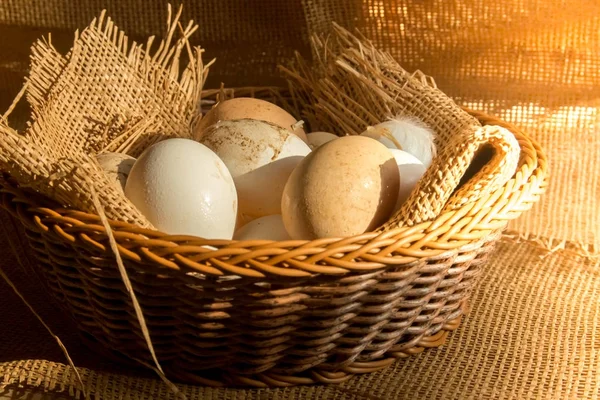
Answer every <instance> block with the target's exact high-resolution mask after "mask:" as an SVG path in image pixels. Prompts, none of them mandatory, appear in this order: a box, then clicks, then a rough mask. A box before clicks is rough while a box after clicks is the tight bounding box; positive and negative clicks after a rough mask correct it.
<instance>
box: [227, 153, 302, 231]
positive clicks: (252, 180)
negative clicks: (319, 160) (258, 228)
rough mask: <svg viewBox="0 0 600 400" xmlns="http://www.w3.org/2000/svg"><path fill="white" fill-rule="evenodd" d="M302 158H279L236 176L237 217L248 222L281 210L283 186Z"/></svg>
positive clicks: (279, 212) (278, 212)
mask: <svg viewBox="0 0 600 400" xmlns="http://www.w3.org/2000/svg"><path fill="white" fill-rule="evenodd" d="M303 159H304V157H303V156H291V157H286V158H282V159H279V160H276V161H273V162H270V163H268V164H266V165H263V166H262V167H259V168H257V169H255V170H253V171H250V172H247V173H245V174H242V175H238V176H237V177H235V178H234V182H235V187H236V189H237V192H238V200H239V214H240V216H239V218H240V220H241V221H243V222H246V223H247V222H249V221H251V220H253V219H255V218H259V217H262V216H266V215H272V214H281V197H282V195H283V189H284V188H285V184H286V183H287V180H288V179H289V177H290V175H291V174H292V171H293V170H294V169H295V168H296V166H298V164H299V163H300V162H301V161H302V160H303Z"/></svg>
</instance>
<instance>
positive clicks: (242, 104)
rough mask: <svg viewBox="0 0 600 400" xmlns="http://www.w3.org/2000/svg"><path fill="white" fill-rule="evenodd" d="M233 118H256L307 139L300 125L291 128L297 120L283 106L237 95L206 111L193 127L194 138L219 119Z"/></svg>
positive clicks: (198, 137) (199, 136) (198, 136)
mask: <svg viewBox="0 0 600 400" xmlns="http://www.w3.org/2000/svg"><path fill="white" fill-rule="evenodd" d="M234 119H256V120H260V121H266V122H270V123H272V124H274V125H277V126H279V127H281V128H284V129H288V130H289V131H291V132H293V133H294V134H295V135H296V136H298V137H300V139H302V140H304V141H305V142H306V141H307V139H306V133H305V132H304V129H303V128H302V126H298V127H296V128H292V126H294V125H295V124H296V123H297V122H298V121H297V120H296V118H294V117H293V116H292V115H291V114H290V113H288V112H287V111H285V110H284V109H283V108H281V107H279V106H276V105H275V104H273V103H269V102H268V101H265V100H260V99H254V98H251V97H238V98H235V99H231V100H226V101H223V102H221V103H219V104H218V105H217V106H216V107H214V108H213V109H212V110H210V111H209V112H207V113H206V114H205V115H204V116H203V117H202V119H201V120H200V122H199V123H198V125H197V126H196V127H195V129H194V138H195V139H196V140H199V139H200V138H201V137H202V134H203V133H204V131H205V130H206V129H207V128H208V127H209V126H211V125H214V124H216V123H217V122H219V121H229V120H234Z"/></svg>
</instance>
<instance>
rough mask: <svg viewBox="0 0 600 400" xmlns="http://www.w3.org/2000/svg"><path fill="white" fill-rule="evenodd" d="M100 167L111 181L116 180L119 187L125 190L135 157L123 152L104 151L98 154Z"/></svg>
mask: <svg viewBox="0 0 600 400" xmlns="http://www.w3.org/2000/svg"><path fill="white" fill-rule="evenodd" d="M96 160H97V161H98V164H100V167H102V169H103V170H104V172H106V175H107V176H108V177H109V178H110V181H111V182H114V183H115V184H116V186H117V187H118V188H120V189H121V190H125V184H126V183H127V177H128V176H129V173H130V172H131V168H132V167H133V164H135V158H133V157H131V156H128V155H127V154H123V153H110V152H109V153H102V154H98V155H97V156H96Z"/></svg>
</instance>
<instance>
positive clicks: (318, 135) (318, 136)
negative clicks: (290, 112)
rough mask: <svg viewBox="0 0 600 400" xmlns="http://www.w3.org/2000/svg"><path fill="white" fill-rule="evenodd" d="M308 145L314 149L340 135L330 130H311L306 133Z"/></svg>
mask: <svg viewBox="0 0 600 400" xmlns="http://www.w3.org/2000/svg"><path fill="white" fill-rule="evenodd" d="M306 138H307V140H308V142H307V143H308V146H309V147H310V148H311V149H312V150H314V149H316V148H318V147H319V146H321V145H324V144H325V143H327V142H331V141H332V140H335V139H337V138H338V137H337V136H336V135H334V134H333V133H329V132H311V133H309V134H307V135H306Z"/></svg>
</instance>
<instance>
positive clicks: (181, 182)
mask: <svg viewBox="0 0 600 400" xmlns="http://www.w3.org/2000/svg"><path fill="white" fill-rule="evenodd" d="M434 154H435V147H434V146H433V134H432V132H431V131H430V130H429V129H428V128H427V127H425V126H424V125H423V124H422V123H420V122H419V121H414V120H406V119H390V120H389V121H385V122H383V123H381V124H379V125H376V126H374V127H369V128H368V129H367V130H366V131H365V132H364V133H362V134H361V135H355V136H343V137H338V136H335V135H333V134H331V133H327V132H312V133H308V134H306V133H305V132H304V130H303V127H302V122H298V121H297V120H296V119H295V118H294V117H293V116H292V115H291V114H289V113H288V112H286V111H285V110H283V109H282V108H279V107H278V106H276V105H274V104H272V103H269V102H266V101H263V100H258V99H253V98H236V99H232V100H227V101H224V102H221V103H219V104H217V105H216V106H215V107H214V108H213V109H212V110H210V111H209V112H208V113H207V114H206V115H204V117H203V118H202V119H201V121H200V123H199V124H198V126H197V127H196V129H195V132H194V140H192V139H181V138H173V139H166V140H163V141H161V142H159V143H156V144H154V145H152V146H150V147H149V148H147V149H146V150H145V151H144V152H143V153H142V154H141V155H140V157H139V158H138V159H137V160H136V159H133V158H131V157H129V156H127V155H124V154H118V153H105V154H101V155H99V156H97V159H98V162H99V164H100V166H101V167H102V168H103V169H104V171H105V172H106V173H107V175H108V176H110V177H112V179H114V182H115V184H116V185H118V186H119V187H121V188H122V189H123V191H124V194H125V196H126V197H127V198H128V199H129V200H130V201H131V202H132V203H133V204H134V205H135V206H136V207H137V208H138V209H139V211H140V212H141V213H142V214H143V215H145V216H146V218H147V219H148V220H149V221H150V222H151V223H152V225H154V227H155V228H156V229H158V230H159V231H162V232H164V233H167V234H173V235H193V236H198V237H203V238H206V239H234V240H257V239H265V240H289V239H302V240H310V239H316V238H322V237H347V236H353V235H358V234H361V233H364V232H368V231H371V230H373V229H375V228H377V227H378V226H379V225H381V224H382V223H384V222H385V221H386V220H387V219H389V218H390V216H391V215H392V214H394V212H395V211H396V210H398V209H399V208H400V206H401V205H402V203H403V202H404V201H405V200H406V199H407V197H408V195H409V194H410V192H411V191H412V190H413V188H414V187H415V186H416V184H417V182H418V181H419V179H420V178H421V176H422V175H423V173H424V172H425V170H426V168H427V167H428V166H429V165H430V163H431V159H432V157H433V155H434Z"/></svg>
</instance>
